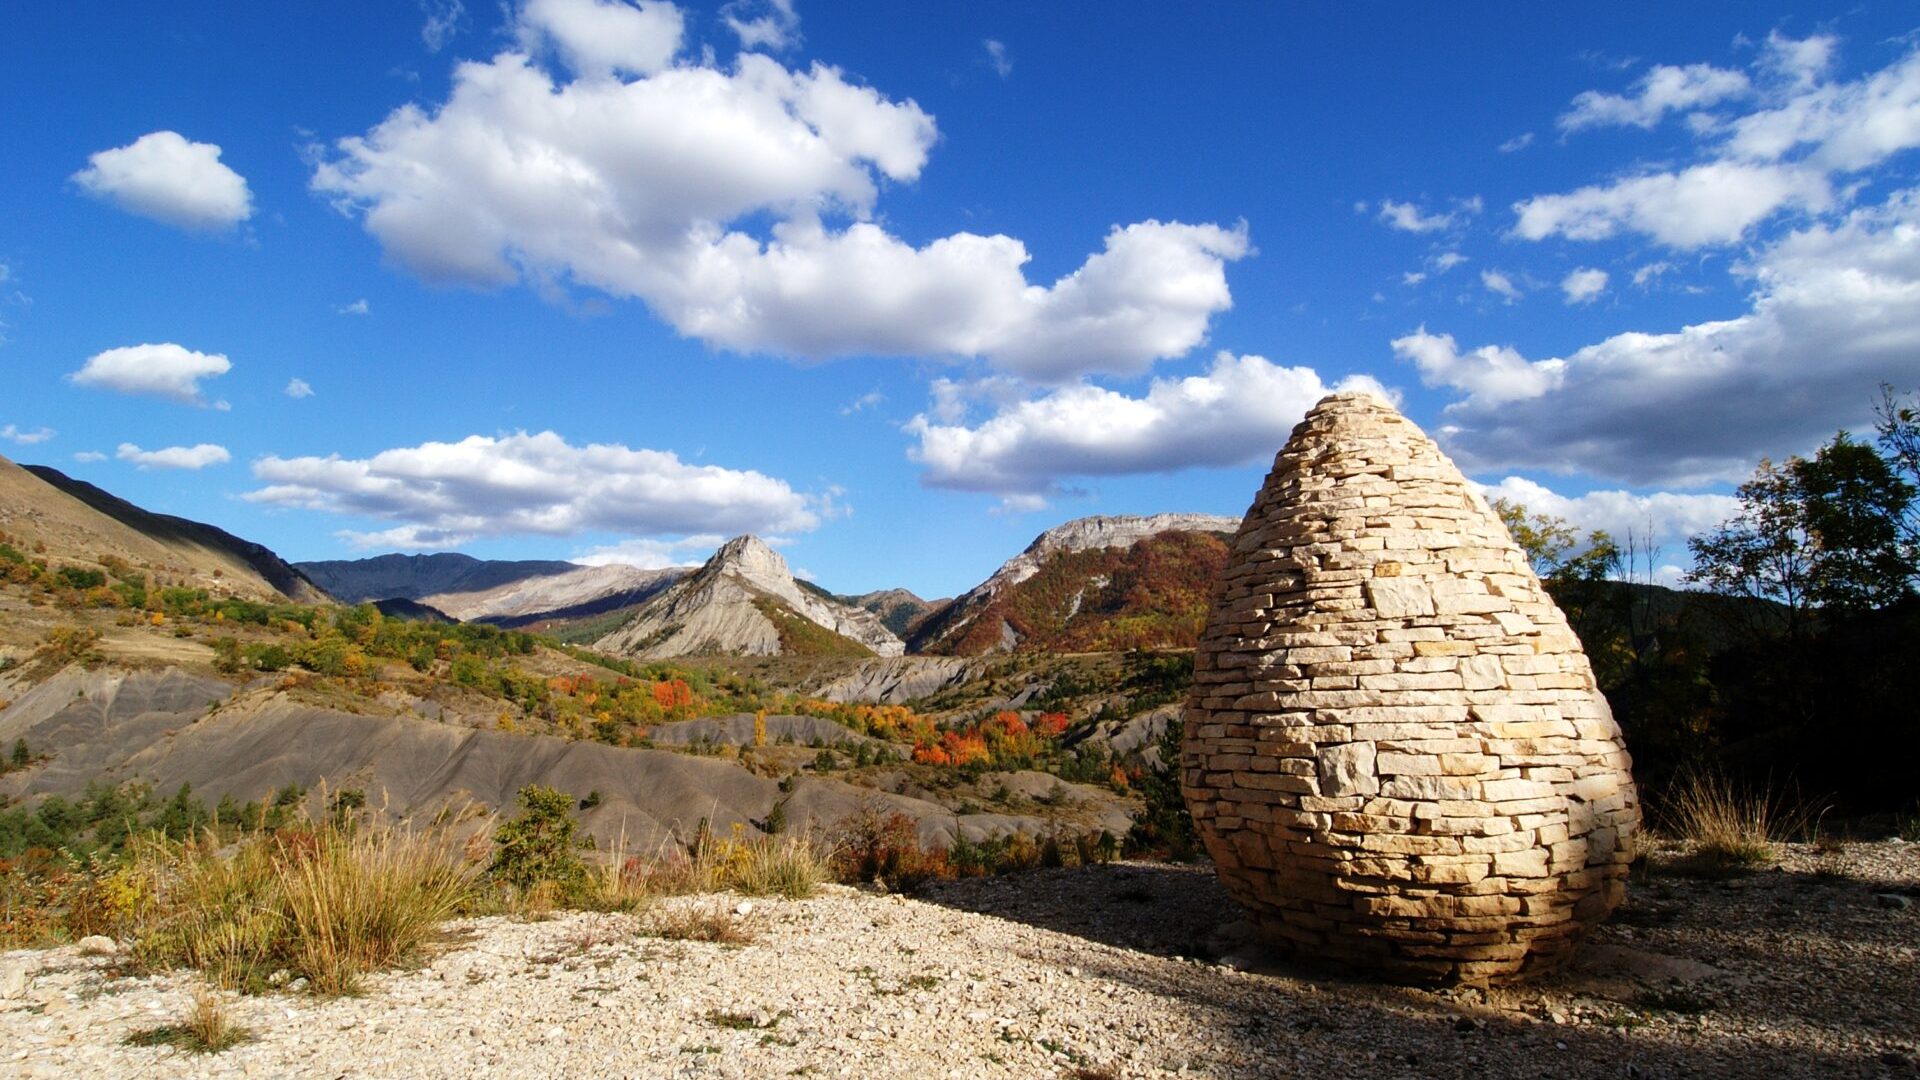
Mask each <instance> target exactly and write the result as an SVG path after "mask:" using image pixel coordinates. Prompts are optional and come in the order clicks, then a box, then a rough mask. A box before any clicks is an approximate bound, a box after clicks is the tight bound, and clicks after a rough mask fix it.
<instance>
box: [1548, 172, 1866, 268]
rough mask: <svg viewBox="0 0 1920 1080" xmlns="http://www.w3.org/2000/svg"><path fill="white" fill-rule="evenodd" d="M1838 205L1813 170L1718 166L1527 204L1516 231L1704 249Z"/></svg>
mask: <svg viewBox="0 0 1920 1080" xmlns="http://www.w3.org/2000/svg"><path fill="white" fill-rule="evenodd" d="M1832 202H1833V191H1832V188H1831V186H1830V185H1829V184H1828V182H1827V178H1826V177H1825V176H1823V175H1822V174H1820V173H1818V172H1815V171H1813V170H1810V169H1804V168H1800V167H1797V166H1790V165H1763V164H1748V163H1742V162H1734V161H1715V162H1710V163H1707V164H1704V165H1694V166H1692V167H1690V168H1686V169H1683V170H1681V171H1679V172H1658V173H1647V174H1645V175H1641V176H1633V177H1628V178H1626V179H1622V180H1615V181H1611V182H1609V183H1605V184H1592V185H1589V186H1587V187H1583V188H1579V189H1577V190H1575V191H1570V192H1567V193H1565V194H1561V195H1540V196H1536V197H1534V198H1531V199H1526V200H1523V201H1521V202H1518V203H1515V204H1514V207H1513V209H1514V212H1515V213H1516V214H1518V215H1519V220H1518V221H1517V222H1516V223H1515V225H1514V230H1513V231H1514V233H1515V234H1516V235H1518V236H1520V237H1522V238H1524V239H1527V240H1544V239H1546V238H1547V237H1550V236H1561V237H1564V238H1566V239H1568V240H1603V239H1606V238H1607V237H1610V236H1613V235H1615V234H1616V233H1619V232H1621V231H1623V230H1625V231H1632V232H1640V233H1645V234H1646V235H1648V236H1651V237H1653V238H1654V239H1655V240H1658V241H1660V242H1661V243H1663V244H1666V245H1668V246H1670V247H1676V248H1697V247H1704V246H1706V245H1709V244H1731V243H1733V242H1735V241H1737V240H1739V239H1740V238H1741V237H1742V236H1745V235H1746V232H1747V230H1748V229H1750V228H1752V227H1753V226H1754V225H1755V224H1757V223H1758V222H1760V221H1763V220H1765V219H1766V218H1769V217H1772V216H1773V215H1774V214H1775V213H1776V212H1778V211H1780V210H1782V209H1786V208H1798V209H1802V210H1809V211H1821V210H1825V209H1827V208H1828V207H1829V206H1830V205H1831V204H1832Z"/></svg>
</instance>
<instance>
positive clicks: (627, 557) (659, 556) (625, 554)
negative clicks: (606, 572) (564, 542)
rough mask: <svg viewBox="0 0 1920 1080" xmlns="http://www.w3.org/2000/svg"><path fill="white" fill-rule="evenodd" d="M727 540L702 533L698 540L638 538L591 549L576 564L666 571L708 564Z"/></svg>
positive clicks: (577, 558) (692, 537)
mask: <svg viewBox="0 0 1920 1080" xmlns="http://www.w3.org/2000/svg"><path fill="white" fill-rule="evenodd" d="M726 540H727V538H726V537H724V536H721V535H720V534H719V533H702V534H699V535H697V536H684V537H681V538H679V539H677V540H655V539H650V538H647V537H637V538H635V539H631V540H622V541H620V542H619V543H617V544H602V545H600V546H598V547H591V548H588V549H587V550H586V551H585V552H583V553H581V554H579V555H576V556H574V557H573V560H572V561H573V562H577V563H579V564H581V565H582V566H607V565H611V564H615V563H620V564H624V565H627V566H637V567H639V568H640V569H642V570H664V569H666V568H667V567H669V566H686V565H689V564H691V563H699V562H705V561H706V557H707V556H708V555H709V554H711V553H712V552H713V551H714V550H715V549H716V548H718V547H719V546H720V545H721V544H723V543H725V542H726Z"/></svg>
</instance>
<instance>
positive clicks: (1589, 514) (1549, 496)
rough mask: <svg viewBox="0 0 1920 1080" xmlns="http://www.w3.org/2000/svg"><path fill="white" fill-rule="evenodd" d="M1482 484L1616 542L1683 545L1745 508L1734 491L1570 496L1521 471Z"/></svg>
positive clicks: (1486, 490)
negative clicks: (1630, 538)
mask: <svg viewBox="0 0 1920 1080" xmlns="http://www.w3.org/2000/svg"><path fill="white" fill-rule="evenodd" d="M1478 486H1479V488H1480V491H1481V493H1482V494H1484V495H1485V496H1486V497H1487V498H1489V499H1505V500H1507V501H1508V502H1511V503H1517V504H1519V505H1521V506H1524V507H1526V508H1527V510H1528V511H1529V512H1531V513H1535V514H1545V515H1547V516H1548V517H1557V518H1561V519H1563V520H1565V521H1566V522H1567V523H1568V524H1569V525H1571V526H1573V528H1574V529H1575V530H1576V531H1577V532H1579V533H1582V534H1585V533H1589V532H1593V531H1595V530H1598V531H1601V532H1605V533H1609V534H1611V535H1612V536H1613V538H1614V539H1615V540H1616V541H1625V540H1626V538H1627V536H1628V535H1629V534H1632V535H1633V536H1634V537H1636V538H1638V539H1641V540H1643V541H1644V540H1645V539H1648V538H1651V539H1652V540H1653V541H1655V542H1658V543H1663V544H1665V543H1674V544H1676V545H1678V544H1681V543H1684V541H1685V539H1686V538H1687V537H1689V536H1695V535H1698V534H1700V533H1704V532H1707V531H1709V530H1711V529H1713V528H1714V527H1715V526H1717V525H1719V524H1720V523H1721V522H1723V521H1725V520H1727V519H1728V518H1730V517H1732V516H1733V515H1734V514H1735V513H1736V512H1738V511H1739V509H1740V500H1739V499H1736V498H1734V497H1733V496H1731V495H1718V494H1696V493H1687V492H1674V491H1653V492H1644V493H1634V492H1629V491H1620V490H1612V491H1589V492H1587V493H1586V494H1584V495H1572V496H1569V495H1562V494H1559V493H1558V492H1555V491H1553V490H1552V489H1550V488H1548V487H1546V486H1545V485H1542V484H1539V483H1536V482H1534V481H1532V480H1528V479H1525V478H1524V477H1519V476H1509V477H1506V478H1504V479H1502V480H1501V481H1500V482H1499V483H1496V484H1481V485H1478Z"/></svg>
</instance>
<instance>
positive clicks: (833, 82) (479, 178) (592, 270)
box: [313, 52, 1250, 380]
mask: <svg viewBox="0 0 1920 1080" xmlns="http://www.w3.org/2000/svg"><path fill="white" fill-rule="evenodd" d="M937 134H938V133H937V131H936V129H935V126H934V121H933V118H932V117H931V116H929V115H927V113H926V112H924V111H923V110H922V109H921V108H920V107H919V106H918V105H917V104H915V103H914V102H912V101H903V102H895V101H891V100H889V99H887V98H886V97H884V96H883V95H881V94H880V93H879V92H878V91H876V90H874V89H872V88H870V87H867V86H863V85H859V84H857V83H853V82H849V81H848V80H847V79H846V78H845V77H844V76H843V75H842V74H841V72H840V71H839V70H838V69H835V68H832V67H827V66H824V65H819V64H816V65H814V66H812V67H810V68H808V69H805V70H789V69H788V68H786V67H784V66H783V65H781V64H780V63H779V62H777V61H775V60H773V59H771V58H770V57H767V56H765V55H762V54H759V53H744V54H742V55H740V56H739V57H737V58H736V60H735V61H734V64H733V67H732V68H731V69H730V70H721V69H719V68H715V67H712V66H708V65H704V64H688V63H685V62H683V63H681V64H680V65H678V66H674V67H670V68H665V69H663V70H660V71H658V72H657V73H655V74H653V75H651V76H647V77H643V78H635V79H631V80H621V79H616V78H576V79H572V80H570V81H568V80H559V81H556V79H555V77H554V76H553V75H551V74H550V73H549V72H548V71H547V70H545V69H544V68H543V67H541V66H540V65H539V64H538V63H537V62H536V61H534V60H533V59H531V58H529V57H528V56H526V55H523V54H520V53H515V52H508V53H503V54H501V55H500V56H497V57H495V58H494V59H493V60H492V61H490V62H486V63H468V64H463V65H461V66H460V67H459V68H458V69H457V70H456V72H455V76H454V86H453V91H452V94H451V96H450V98H449V99H448V100H447V102H446V103H445V104H443V105H441V106H439V107H437V108H435V109H433V110H424V109H421V108H418V107H415V106H406V107H402V108H400V109H398V110H396V111H395V112H393V113H392V114H391V115H390V116H388V117H387V119H386V120H385V121H383V122H382V123H381V124H380V125H378V126H377V127H375V128H374V129H373V130H372V131H370V132H368V133H367V134H366V135H365V136H359V137H352V138H347V139H342V140H340V141H339V142H338V143H337V144H336V147H335V150H334V152H333V153H332V154H331V155H328V156H326V157H325V159H324V160H323V161H322V162H321V163H320V164H319V166H318V167H317V169H316V171H315V174H314V178H313V186H314V187H315V189H316V190H318V191H320V192H322V193H325V194H327V195H330V196H333V197H334V198H335V199H336V200H337V202H338V203H339V205H341V206H343V207H344V208H346V209H348V210H349V211H350V212H352V213H355V214H358V215H360V216H362V218H363V220H364V222H365V225H366V228H367V229H368V231H370V232H371V233H373V235H374V236H375V237H376V238H378V239H379V241H380V243H381V244H382V246H383V247H384V248H385V249H386V251H387V252H388V254H389V255H391V256H392V257H393V258H395V259H396V260H397V261H399V262H401V263H403V264H405V265H406V266H408V267H409V268H411V269H412V270H413V271H414V272H416V273H418V274H420V275H421V276H422V277H426V278H429V279H432V280H438V281H449V282H458V283H465V284H471V285H480V286H488V285H504V284H508V283H512V282H515V281H517V280H521V279H522V278H525V279H527V280H530V281H534V282H536V283H555V282H562V281H567V280H571V281H572V282H573V283H575V284H578V285H581V286H584V287H588V288H592V289H597V290H600V291H602V292H605V293H607V294H609V295H612V296H616V297H628V298H635V299H639V300H642V301H644V302H645V303H646V304H648V305H649V306H650V307H651V308H652V309H653V310H654V311H655V312H656V313H657V314H659V315H660V316H661V317H662V318H663V319H665V320H666V321H667V322H668V323H670V324H671V325H672V326H674V327H675V328H676V329H677V330H679V331H680V332H681V333H683V334H686V335H688V336H691V337H696V338H699V339H701V340H703V341H705V342H707V343H709V344H712V345H715V346H718V347H722V348H727V349H732V350H736V351H740V352H749V353H774V354H782V355H790V356H801V357H815V358H822V357H831V356H842V355H856V354H891V355H913V356H932V357H947V356H958V357H985V358H987V359H988V360H989V361H990V362H991V363H993V364H994V365H995V366H998V367H1000V368H1001V369H1003V370H1008V371H1014V372H1018V373H1020V374H1023V375H1026V376H1028V377H1031V378H1039V379H1055V380H1064V379H1068V378H1071V377H1073V376H1076V375H1079V374H1081V373H1084V372H1088V371H1104V372H1111V373H1116V374H1133V373H1138V372H1141V371H1144V370H1146V369H1147V368H1148V367H1150V366H1151V365H1152V364H1153V363H1154V361H1156V360H1158V359H1162V358H1166V357H1170V356H1178V355H1183V354H1185V353H1186V352H1188V351H1190V350H1191V349H1193V348H1194V347H1195V346H1197V345H1199V344H1200V343H1201V342H1203V341H1204V340H1205V338H1206V334H1207V330H1208V327H1209V325H1210V322H1211V320H1212V317H1213V316H1214V315H1215V314H1217V313H1218V312H1221V311H1224V310H1226V309H1227V308H1228V307H1229V306H1230V305H1231V302H1232V300H1231V295H1230V293H1229V291H1228V289H1227V284H1226V272H1225V264H1226V263H1227V262H1229V261H1232V260H1234V259H1238V258H1241V257H1243V256H1245V255H1246V254H1247V253H1248V252H1249V250H1250V246H1249V244H1248V241H1247V236H1246V233H1245V230H1244V228H1222V227H1220V226H1217V225H1188V224H1182V223H1178V222H1167V223H1162V222H1157V221H1145V222H1139V223H1136V224H1132V225H1127V226H1122V227H1115V228H1114V229H1112V230H1111V231H1110V232H1109V233H1108V234H1107V238H1106V245H1105V250H1103V251H1101V252H1099V253H1096V254H1094V255H1092V256H1090V257H1089V258H1088V259H1087V260H1086V262H1085V263H1084V264H1083V265H1082V266H1081V267H1080V268H1079V269H1078V270H1076V271H1075V272H1073V273H1071V274H1068V275H1067V276H1065V277H1063V278H1060V279H1059V280H1058V281H1055V282H1054V283H1052V284H1051V285H1036V284H1034V283H1031V282H1029V281H1028V280H1027V278H1026V276H1025V273H1024V271H1023V269H1022V268H1023V266H1024V264H1025V263H1026V262H1027V261H1028V258H1029V255H1028V252H1027V249H1026V246H1025V245H1024V244H1022V243H1021V242H1020V241H1019V240H1017V239H1015V238H1013V237H1010V236H1004V235H999V236H979V235H975V234H972V233H956V234H954V235H951V236H947V237H943V238H938V239H934V240H931V241H929V242H927V243H925V244H922V245H920V246H917V247H916V246H914V245H912V244H909V243H907V242H905V241H903V240H901V239H900V238H898V237H896V236H894V235H892V234H890V233H889V232H887V231H886V230H885V229H884V228H882V227H881V226H880V225H878V224H876V223H875V222H873V221H871V220H868V219H869V218H871V217H872V215H873V212H874V206H875V202H876V200H877V199H878V197H879V194H880V189H881V185H882V184H883V183H886V182H895V183H907V182H911V181H913V180H914V179H916V178H917V177H918V176H919V175H920V172H921V170H922V169H923V168H924V166H925V164H926V160H927V154H928V152H929V150H930V149H931V148H932V146H933V143H934V142H935V140H936V138H937ZM838 217H849V218H851V219H852V222H851V223H850V224H847V225H845V226H844V227H841V226H838V225H836V224H834V223H833V221H834V219H835V218H838ZM769 218H770V219H772V220H773V222H774V223H773V224H772V225H771V227H770V228H768V229H767V235H766V236H765V237H764V238H762V237H761V236H758V235H753V234H750V233H749V232H747V231H743V230H744V229H745V228H746V227H747V226H746V225H744V224H743V225H741V226H740V227H734V225H735V223H740V222H759V221H763V220H766V219H769Z"/></svg>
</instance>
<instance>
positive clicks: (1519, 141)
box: [1498, 131, 1533, 154]
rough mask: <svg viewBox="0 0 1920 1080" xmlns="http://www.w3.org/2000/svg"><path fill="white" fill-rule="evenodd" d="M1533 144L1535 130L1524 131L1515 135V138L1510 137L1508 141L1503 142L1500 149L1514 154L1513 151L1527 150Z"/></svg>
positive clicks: (1504, 152) (1505, 152)
mask: <svg viewBox="0 0 1920 1080" xmlns="http://www.w3.org/2000/svg"><path fill="white" fill-rule="evenodd" d="M1532 145H1533V132H1531V131H1523V132H1521V133H1520V134H1518V135H1515V136H1514V137H1513V138H1511V139H1508V140H1507V141H1506V142H1503V143H1501V144H1500V146H1499V147H1498V149H1499V151H1500V152H1501V153H1503V154H1513V153H1518V152H1519V151H1521V150H1525V149H1526V148H1527V147H1529V146H1532Z"/></svg>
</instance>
